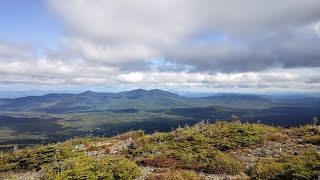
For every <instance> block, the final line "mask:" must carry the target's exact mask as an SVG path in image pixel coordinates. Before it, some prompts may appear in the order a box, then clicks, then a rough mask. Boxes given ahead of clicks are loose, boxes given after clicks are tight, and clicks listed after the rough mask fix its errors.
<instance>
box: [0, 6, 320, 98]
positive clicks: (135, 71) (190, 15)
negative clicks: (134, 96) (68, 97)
mask: <svg viewBox="0 0 320 180" xmlns="http://www.w3.org/2000/svg"><path fill="white" fill-rule="evenodd" d="M0 27H1V30H0V90H32V89H38V90H56V91H61V90H67V91H68V90H86V89H90V90H98V91H103V90H106V91H111V90H116V91H118V90H129V89H134V88H147V89H152V88H160V89H167V90H186V91H206V92H213V91H214V92H227V91H228V92H261V91H264V92H277V91H303V92H304V91H312V92H315V91H318V89H319V88H320V36H319V34H320V1H318V0H305V1H292V0H283V1H280V2H279V1H276V0H271V1H270V0H268V1H259V2H258V1H252V0H244V1H235V2H234V1H233V2H232V3H231V2H229V1H223V2H221V1H218V0H199V1H193V0H184V1H182V0H175V1H171V0H154V1H150V0H139V1H134V0H127V1H126V0H124V1H118V0H82V1H78V0H68V1H67V3H66V1H64V0H28V1H23V0H8V1H1V2H0Z"/></svg>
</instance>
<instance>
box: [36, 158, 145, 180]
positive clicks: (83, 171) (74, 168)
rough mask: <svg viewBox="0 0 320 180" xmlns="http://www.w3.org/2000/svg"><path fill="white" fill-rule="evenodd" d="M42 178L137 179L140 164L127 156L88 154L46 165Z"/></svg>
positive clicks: (58, 179) (76, 179) (74, 179)
mask: <svg viewBox="0 0 320 180" xmlns="http://www.w3.org/2000/svg"><path fill="white" fill-rule="evenodd" d="M42 171H43V176H42V179H50V178H51V179H57V180H64V179H73V180H78V179H79V180H80V179H110V180H112V179H126V180H127V179H135V178H137V177H138V176H139V175H140V170H139V168H138V166H137V165H136V164H135V163H134V162H132V161H129V160H128V159H125V158H112V157H104V158H102V159H99V160H98V159H94V158H92V157H89V156H87V155H84V154H82V155H79V156H76V157H71V158H68V159H66V160H65V161H61V162H58V163H53V164H50V165H46V166H45V167H44V168H43V169H42Z"/></svg>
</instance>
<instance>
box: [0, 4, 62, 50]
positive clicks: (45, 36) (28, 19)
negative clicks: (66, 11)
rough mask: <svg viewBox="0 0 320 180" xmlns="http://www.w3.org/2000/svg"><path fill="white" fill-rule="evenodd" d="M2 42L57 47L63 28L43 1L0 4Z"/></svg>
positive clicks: (0, 34) (0, 37) (0, 35)
mask: <svg viewBox="0 0 320 180" xmlns="http://www.w3.org/2000/svg"><path fill="white" fill-rule="evenodd" d="M0 27H1V31H0V40H2V41H7V42H14V43H25V44H30V43H32V44H33V45H38V46H44V47H45V46H48V47H57V45H58V41H59V37H60V36H61V34H62V27H61V24H60V22H59V20H58V19H57V18H55V17H54V16H53V15H52V14H50V12H49V8H48V5H47V2H46V1H43V0H27V1H23V0H9V1H1V4H0Z"/></svg>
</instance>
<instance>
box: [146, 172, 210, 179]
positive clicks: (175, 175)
mask: <svg viewBox="0 0 320 180" xmlns="http://www.w3.org/2000/svg"><path fill="white" fill-rule="evenodd" d="M146 179H147V180H158V179H166V180H205V179H206V178H205V177H204V176H201V175H199V174H197V173H196V172H193V171H186V170H169V171H167V172H161V173H154V174H150V175H149V176H148V177H147V178H146Z"/></svg>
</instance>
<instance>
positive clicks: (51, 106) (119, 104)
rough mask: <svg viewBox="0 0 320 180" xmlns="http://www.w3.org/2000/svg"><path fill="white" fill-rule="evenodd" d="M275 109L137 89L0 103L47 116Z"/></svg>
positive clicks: (234, 98)
mask: <svg viewBox="0 0 320 180" xmlns="http://www.w3.org/2000/svg"><path fill="white" fill-rule="evenodd" d="M274 105H276V104H275V103H273V102H272V101H270V100H268V99H266V98H264V97H262V96H257V95H244V94H218V95H215V96H210V97H200V98H187V97H184V96H180V95H179V94H176V93H171V92H167V91H163V90H159V89H154V90H144V89H137V90H132V91H124V92H119V93H102V92H93V91H86V92H84V93H81V94H66V93H62V94H58V93H51V94H47V95H43V96H27V97H22V98H14V99H8V98H7V99H0V109H1V111H40V112H48V113H74V112H97V111H108V110H132V109H134V110H155V109H171V108H191V107H208V106H223V107H229V108H240V109H246V108H253V109H261V108H269V107H271V106H274Z"/></svg>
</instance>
